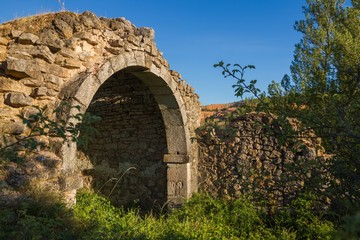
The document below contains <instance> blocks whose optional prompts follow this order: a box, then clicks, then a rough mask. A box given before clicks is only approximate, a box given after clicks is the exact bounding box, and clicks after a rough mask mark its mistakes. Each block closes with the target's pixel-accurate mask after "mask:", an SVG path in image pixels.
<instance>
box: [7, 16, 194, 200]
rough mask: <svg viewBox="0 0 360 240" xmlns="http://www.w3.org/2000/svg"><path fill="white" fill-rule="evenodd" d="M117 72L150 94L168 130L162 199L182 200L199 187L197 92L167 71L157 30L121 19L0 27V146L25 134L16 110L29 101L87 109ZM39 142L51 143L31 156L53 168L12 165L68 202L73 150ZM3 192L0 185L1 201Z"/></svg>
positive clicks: (75, 178)
mask: <svg viewBox="0 0 360 240" xmlns="http://www.w3.org/2000/svg"><path fill="white" fill-rule="evenodd" d="M120 72H121V73H127V74H131V76H134V77H135V78H136V81H140V82H141V83H142V84H143V85H144V86H146V88H147V89H148V91H149V92H151V94H152V96H153V98H154V102H155V103H156V105H157V108H158V110H159V113H160V115H161V118H162V122H163V126H164V131H165V133H166V134H165V135H166V136H165V140H166V147H167V151H166V152H165V153H164V156H163V158H162V159H161V161H162V162H163V163H164V164H165V165H166V168H167V170H166V178H167V199H166V200H167V201H170V202H173V203H178V202H181V200H182V199H184V198H187V197H189V196H190V195H191V194H192V193H193V192H195V191H196V190H197V144H196V141H195V140H191V139H194V135H195V129H196V128H197V127H198V126H199V115H200V103H199V101H198V96H197V95H196V94H195V93H194V89H193V88H192V87H191V86H189V85H188V84H187V83H186V82H185V81H183V80H182V77H181V76H180V74H179V73H177V72H176V71H172V70H170V68H169V64H168V63H167V61H166V60H165V59H164V58H163V56H162V53H161V52H160V51H159V50H158V49H157V48H156V44H155V42H154V31H153V30H152V29H151V28H146V27H141V28H137V27H135V26H134V25H133V24H131V23H130V22H129V21H127V20H126V19H124V18H117V19H106V18H98V17H97V16H95V15H94V14H92V13H90V12H84V13H82V14H75V13H71V12H61V13H50V14H45V15H41V16H32V17H28V18H26V19H18V20H14V21H11V22H8V23H4V24H0V99H1V100H2V101H0V126H2V127H0V137H1V138H0V144H4V141H3V139H5V138H6V139H10V140H13V139H16V138H18V137H19V136H20V137H21V136H25V135H26V134H27V133H28V132H29V131H28V130H29V129H27V128H26V127H25V126H24V125H23V124H22V121H21V119H20V118H19V117H18V115H19V114H25V115H29V114H31V113H32V112H34V109H33V108H32V107H31V105H36V106H39V107H44V106H48V110H49V112H51V110H54V109H55V108H56V106H57V105H58V104H59V103H60V102H61V101H64V100H65V101H68V102H69V103H70V104H71V105H73V106H74V105H79V106H81V112H82V113H85V112H86V111H87V109H88V107H89V104H90V103H91V100H92V98H93V97H94V96H95V94H96V93H97V91H98V90H99V89H100V88H101V87H102V86H103V85H104V84H106V82H107V81H108V80H109V79H110V78H112V76H113V75H116V74H118V73H120ZM72 111H76V110H75V109H71V110H69V113H70V114H71V113H75V112H72ZM6 139H5V140H6ZM44 141H45V142H48V143H51V144H52V148H51V150H44V151H45V152H46V153H45V152H36V153H35V155H36V157H37V158H36V159H47V160H46V161H45V162H47V161H50V162H54V163H56V164H54V165H51V164H50V165H51V166H53V167H47V166H46V167H45V168H44V166H43V165H42V164H43V162H42V163H40V164H39V163H38V162H37V160H36V159H35V157H34V158H33V159H31V160H29V161H32V162H33V166H36V167H37V170H36V171H26V170H24V169H23V168H24V166H20V165H19V166H16V168H15V169H16V171H18V172H24V171H25V172H27V174H24V176H23V179H24V181H27V182H31V181H32V180H31V179H34V182H36V184H38V185H39V186H41V187H45V188H49V189H52V190H54V191H59V192H61V193H64V194H65V198H66V199H67V200H70V201H71V199H74V197H75V196H74V194H75V193H76V191H77V189H79V188H81V181H82V178H81V174H80V171H79V169H78V168H77V166H76V165H77V157H76V153H77V147H76V145H75V144H74V143H72V144H62V143H61V141H60V140H59V139H53V138H48V139H44ZM50 165H49V166H50ZM29 166H30V164H29ZM37 171H43V172H44V174H35V173H36V172H37ZM40 175H41V177H39V176H40ZM17 187H18V186H15V185H14V186H12V185H11V184H10V185H9V186H8V187H7V189H8V190H9V189H10V190H11V191H13V192H17V190H16V189H15V188H17ZM24 191H26V190H24ZM6 192H8V191H7V190H6V191H3V192H2V189H1V190H0V199H1V198H2V197H1V196H2V195H1V194H3V193H4V194H7V193H6ZM15 195H17V193H16V194H14V196H15Z"/></svg>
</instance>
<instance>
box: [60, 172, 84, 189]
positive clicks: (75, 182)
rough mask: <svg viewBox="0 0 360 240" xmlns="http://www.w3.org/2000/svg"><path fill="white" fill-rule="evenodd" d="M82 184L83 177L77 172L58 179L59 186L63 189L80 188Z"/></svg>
mask: <svg viewBox="0 0 360 240" xmlns="http://www.w3.org/2000/svg"><path fill="white" fill-rule="evenodd" d="M82 186H83V179H82V178H81V177H80V176H79V175H78V174H73V175H68V176H63V177H62V178H61V179H60V187H61V189H62V190H63V191H70V190H75V189H80V188H82Z"/></svg>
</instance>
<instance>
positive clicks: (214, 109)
mask: <svg viewBox="0 0 360 240" xmlns="http://www.w3.org/2000/svg"><path fill="white" fill-rule="evenodd" d="M242 103H243V102H233V103H225V104H210V105H205V106H201V117H200V122H201V123H203V122H204V121H205V119H206V118H208V117H210V116H214V115H217V116H221V115H225V114H226V113H228V112H233V111H235V110H236V108H237V107H238V106H240V105H241V104H242Z"/></svg>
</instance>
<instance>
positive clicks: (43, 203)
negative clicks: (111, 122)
mask: <svg viewBox="0 0 360 240" xmlns="http://www.w3.org/2000/svg"><path fill="white" fill-rule="evenodd" d="M34 200H36V201H34ZM312 204H313V203H312V200H311V199H309V198H307V197H304V198H300V199H298V200H296V201H295V202H294V203H293V204H292V205H291V206H287V207H285V208H283V209H282V210H281V211H278V212H277V213H276V214H268V213H266V212H265V211H264V210H262V208H261V207H259V206H255V204H254V203H252V202H251V200H250V199H249V198H246V197H243V198H241V199H238V200H235V201H227V200H223V199H215V198H212V197H210V196H207V195H196V196H194V197H193V198H191V199H190V200H189V201H188V202H186V203H185V204H184V205H183V206H182V207H181V208H179V209H172V210H170V211H169V212H168V213H166V214H160V215H156V216H155V215H152V214H151V213H149V214H147V215H145V216H144V215H141V214H140V210H139V209H130V210H125V209H123V208H118V207H114V206H113V205H112V204H111V203H110V202H109V201H108V200H107V199H105V198H104V197H101V196H99V195H97V194H94V193H90V192H81V193H79V194H78V196H77V205H76V206H75V207H74V208H73V209H68V208H66V207H65V205H64V204H62V203H61V202H60V201H58V200H56V199H52V198H43V199H42V200H40V199H28V200H24V201H22V202H21V203H19V204H18V205H16V206H15V205H14V206H12V207H9V206H7V207H5V206H3V207H0V239H345V238H342V237H343V236H346V237H347V239H351V237H354V236H357V235H356V234H358V233H357V232H356V231H355V232H354V230H353V229H352V228H351V226H352V225H350V224H348V227H349V228H350V229H348V230H347V229H346V227H342V228H341V231H336V229H335V226H334V224H333V223H332V222H330V221H328V220H326V219H325V218H324V217H322V216H321V215H317V214H315V213H314V212H313V210H312ZM356 219H358V217H356ZM350 222H351V224H354V222H353V221H350ZM357 223H358V222H357ZM351 231H353V232H351ZM345 234H347V235H345ZM353 239H356V238H353Z"/></svg>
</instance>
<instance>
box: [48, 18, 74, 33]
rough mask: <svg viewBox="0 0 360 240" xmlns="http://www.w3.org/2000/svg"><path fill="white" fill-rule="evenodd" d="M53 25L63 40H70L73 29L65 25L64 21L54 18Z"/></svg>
mask: <svg viewBox="0 0 360 240" xmlns="http://www.w3.org/2000/svg"><path fill="white" fill-rule="evenodd" d="M53 25H54V27H55V29H56V30H57V31H58V33H59V34H60V35H61V37H63V38H71V37H72V35H73V29H72V27H71V26H69V24H67V23H66V22H65V21H63V20H62V19H60V18H55V19H54V21H53Z"/></svg>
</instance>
